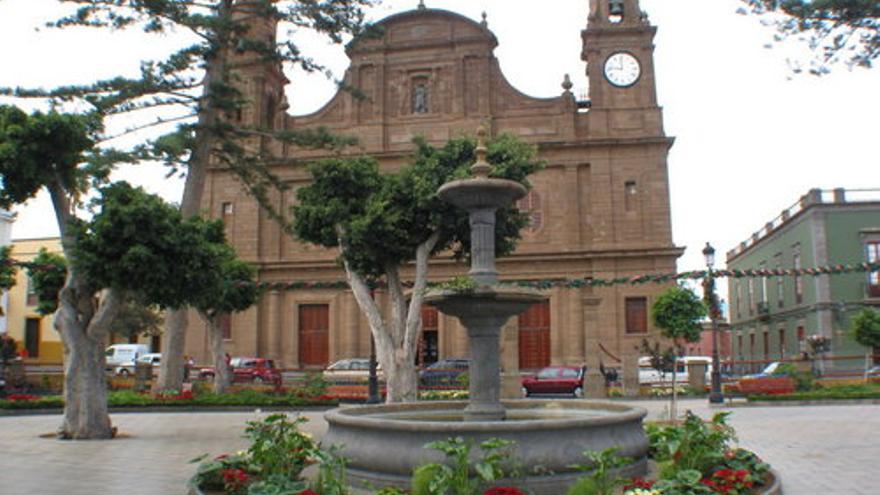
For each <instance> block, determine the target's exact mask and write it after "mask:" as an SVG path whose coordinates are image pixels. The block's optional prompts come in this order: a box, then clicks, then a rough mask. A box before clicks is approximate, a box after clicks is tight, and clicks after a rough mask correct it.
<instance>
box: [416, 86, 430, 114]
mask: <svg viewBox="0 0 880 495" xmlns="http://www.w3.org/2000/svg"><path fill="white" fill-rule="evenodd" d="M413 113H428V87H427V86H425V85H424V84H419V85H417V86H416V87H415V88H413Z"/></svg>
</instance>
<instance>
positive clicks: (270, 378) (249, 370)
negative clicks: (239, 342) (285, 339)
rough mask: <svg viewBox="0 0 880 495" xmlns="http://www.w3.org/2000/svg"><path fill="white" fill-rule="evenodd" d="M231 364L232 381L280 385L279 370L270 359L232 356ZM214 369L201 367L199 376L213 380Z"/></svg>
mask: <svg viewBox="0 0 880 495" xmlns="http://www.w3.org/2000/svg"><path fill="white" fill-rule="evenodd" d="M229 364H230V365H231V366H232V381H233V382H234V383H242V382H245V383H272V384H274V385H281V372H280V371H278V368H276V367H275V362H274V361H272V360H271V359H264V358H255V357H234V358H232V360H231V361H230V362H229ZM214 375H215V371H214V368H213V367H208V368H202V369H201V370H199V376H200V377H202V378H204V379H206V380H213V379H214Z"/></svg>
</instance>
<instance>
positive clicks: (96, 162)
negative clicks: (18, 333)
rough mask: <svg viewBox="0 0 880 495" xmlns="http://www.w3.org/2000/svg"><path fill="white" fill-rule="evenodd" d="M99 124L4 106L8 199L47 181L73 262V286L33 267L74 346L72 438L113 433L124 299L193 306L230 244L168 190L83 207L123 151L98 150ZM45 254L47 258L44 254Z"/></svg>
mask: <svg viewBox="0 0 880 495" xmlns="http://www.w3.org/2000/svg"><path fill="white" fill-rule="evenodd" d="M99 130H100V126H99V125H97V124H96V121H95V120H94V118H92V117H83V116H77V115H62V114H58V113H54V112H52V113H48V114H42V113H39V112H37V113H34V114H33V115H27V114H25V113H24V112H22V111H21V110H19V109H17V108H14V107H5V106H4V107H0V185H2V187H0V206H3V207H7V206H9V205H11V204H14V203H21V202H24V201H26V200H27V199H29V198H31V197H33V196H34V195H35V194H36V193H37V191H39V190H40V189H41V188H43V187H45V188H46V189H48V190H49V192H50V196H51V198H52V202H53V207H54V209H55V214H56V218H57V219H58V227H59V229H60V231H61V241H62V242H61V243H62V248H63V251H64V254H65V257H66V258H67V259H68V260H71V263H70V265H69V266H68V269H67V277H66V279H65V280H64V285H63V286H62V287H61V289H60V291H58V292H57V296H56V297H51V295H52V292H53V290H57V289H58V282H59V281H60V279H61V277H60V273H61V272H60V270H55V269H53V270H45V269H43V268H44V266H43V265H34V266H33V267H32V271H31V275H32V277H33V278H34V279H35V284H36V285H37V290H38V293H39V294H40V299H41V300H43V301H44V302H46V303H47V304H48V305H47V306H43V310H44V311H48V310H51V305H52V304H57V310H56V311H55V327H56V329H57V330H58V332H59V333H60V335H61V339H62V343H63V345H64V353H65V363H64V366H65V369H64V371H65V374H64V401H65V405H64V417H63V421H62V425H61V428H60V435H61V436H62V437H64V438H75V439H79V438H82V439H88V438H110V437H112V436H113V435H114V433H115V430H114V429H113V427H112V426H111V423H110V417H109V415H108V413H107V384H106V379H105V376H104V373H105V370H104V368H105V359H104V346H105V345H106V340H107V336H108V333H109V331H110V328H111V327H112V324H113V322H114V319H115V318H116V316H117V315H118V314H119V312H120V310H121V307H122V305H123V303H124V301H125V300H126V299H128V298H133V299H135V300H137V301H139V302H141V303H143V304H155V305H157V306H159V307H161V308H169V307H182V306H185V305H187V304H192V303H193V302H194V301H195V300H194V297H195V296H200V297H201V295H202V294H203V292H204V291H210V290H214V289H215V288H216V287H218V286H219V285H220V284H221V283H222V281H221V278H220V273H219V270H217V269H216V267H217V266H218V265H219V262H220V261H222V259H221V258H219V257H218V253H219V252H221V248H218V247H213V246H212V245H209V246H208V247H207V248H206V246H205V242H204V241H203V240H204V239H206V238H207V239H211V240H216V239H218V238H219V239H222V226H221V225H220V222H207V221H205V220H202V219H201V218H199V217H192V218H190V219H187V220H183V218H182V216H181V214H180V212H179V211H178V210H177V209H176V208H175V207H173V206H171V205H169V204H167V203H165V202H164V201H162V200H161V199H160V198H158V197H156V196H152V195H149V194H147V193H146V192H144V191H143V190H142V189H140V188H134V187H132V186H130V185H128V184H127V183H124V182H123V183H117V184H112V185H109V186H106V187H103V188H101V189H100V191H99V192H100V197H99V198H97V199H96V200H95V201H94V203H93V205H92V209H93V210H94V211H95V212H96V213H95V215H94V216H93V217H92V219H91V220H90V221H84V220H82V219H80V218H78V217H77V216H76V214H75V208H74V207H75V206H77V205H79V198H80V197H82V195H83V194H85V192H86V191H87V189H88V187H89V185H90V184H91V183H97V184H101V183H102V182H103V181H104V180H105V179H106V177H107V175H108V172H109V169H110V168H111V167H112V164H113V163H114V162H115V161H116V160H117V159H119V158H120V157H121V155H117V154H115V153H114V152H109V151H98V150H95V148H94V135H95V134H96V133H97V132H99ZM41 256H42V259H41V257H38V259H37V262H42V261H48V259H49V257H50V255H49V254H48V253H42V254H41Z"/></svg>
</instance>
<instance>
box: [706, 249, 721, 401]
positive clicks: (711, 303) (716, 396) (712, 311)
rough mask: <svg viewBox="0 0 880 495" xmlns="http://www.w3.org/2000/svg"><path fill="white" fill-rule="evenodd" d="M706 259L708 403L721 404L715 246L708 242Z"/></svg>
mask: <svg viewBox="0 0 880 495" xmlns="http://www.w3.org/2000/svg"><path fill="white" fill-rule="evenodd" d="M703 257H704V258H705V259H706V280H705V282H703V298H704V299H705V300H706V305H707V306H708V309H709V320H710V321H711V322H712V390H711V391H710V392H709V403H710V404H723V403H724V394H723V393H722V392H721V363H720V360H719V359H718V300H717V299H716V297H715V276H714V274H713V273H712V267H713V266H714V265H715V248H713V247H712V245H711V244H709V243H708V242H707V243H706V247H704V248H703Z"/></svg>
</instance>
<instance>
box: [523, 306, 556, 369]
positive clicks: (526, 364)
mask: <svg viewBox="0 0 880 495" xmlns="http://www.w3.org/2000/svg"><path fill="white" fill-rule="evenodd" d="M549 365H550V301H544V302H540V303H537V304H533V305H532V307H530V308H529V309H527V310H526V312H525V313H523V314H521V315H519V368H520V369H523V370H533V369H538V368H543V367H545V366H549Z"/></svg>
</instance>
